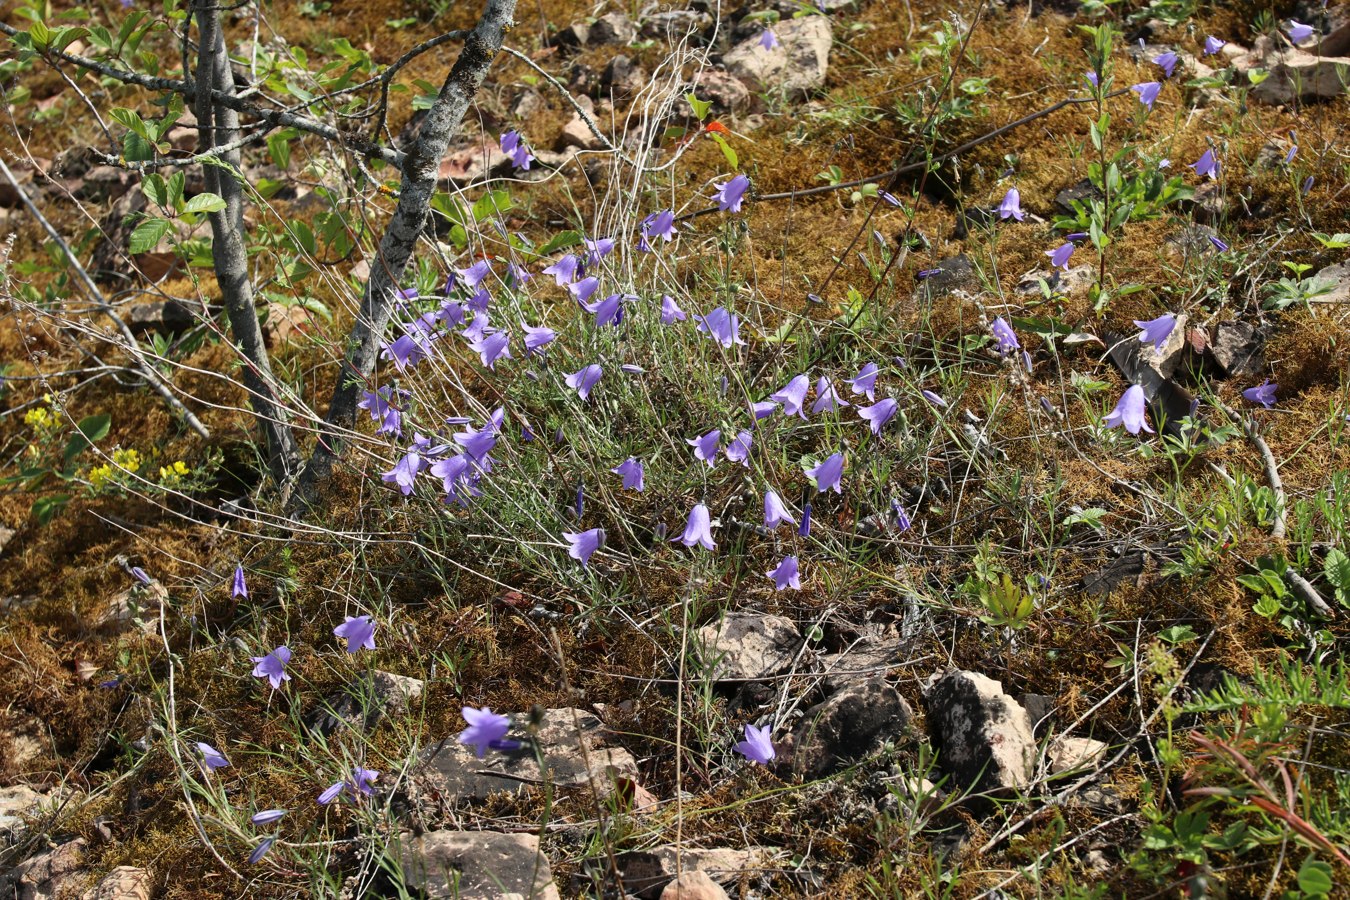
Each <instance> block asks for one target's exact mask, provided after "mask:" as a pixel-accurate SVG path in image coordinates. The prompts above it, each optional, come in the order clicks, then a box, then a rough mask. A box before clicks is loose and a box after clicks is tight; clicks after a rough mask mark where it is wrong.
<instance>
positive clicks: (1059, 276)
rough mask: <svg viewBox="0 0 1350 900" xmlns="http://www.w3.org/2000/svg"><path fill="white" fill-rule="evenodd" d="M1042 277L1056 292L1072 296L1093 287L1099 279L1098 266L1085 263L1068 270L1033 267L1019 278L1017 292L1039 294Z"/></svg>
mask: <svg viewBox="0 0 1350 900" xmlns="http://www.w3.org/2000/svg"><path fill="white" fill-rule="evenodd" d="M1041 279H1045V282H1046V284H1048V285H1050V289H1051V290H1052V291H1054V292H1055V293H1057V294H1063V295H1064V296H1066V297H1072V296H1074V295H1075V294H1080V293H1084V292H1086V291H1087V289H1088V288H1090V287H1092V283H1093V282H1094V281H1096V280H1097V267H1096V266H1093V265H1088V264H1085V265H1081V266H1074V267H1073V268H1071V269H1069V270H1068V271H1067V272H1066V271H1064V270H1063V269H1033V270H1032V271H1030V272H1028V273H1026V274H1025V275H1023V276H1022V277H1021V278H1019V279H1018V280H1017V292H1018V293H1019V294H1036V295H1039V294H1040V292H1041Z"/></svg>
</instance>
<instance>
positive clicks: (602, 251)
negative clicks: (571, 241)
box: [581, 237, 615, 266]
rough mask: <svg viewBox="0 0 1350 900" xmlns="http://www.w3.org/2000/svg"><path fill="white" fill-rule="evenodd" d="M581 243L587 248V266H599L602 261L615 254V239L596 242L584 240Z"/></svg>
mask: <svg viewBox="0 0 1350 900" xmlns="http://www.w3.org/2000/svg"><path fill="white" fill-rule="evenodd" d="M581 243H582V244H584V245H585V246H586V264H587V265H589V266H594V265H597V264H598V263H599V262H600V260H602V259H604V258H605V257H606V256H609V255H610V254H611V253H613V252H614V247H615V241H614V238H607V237H602V238H596V239H595V240H591V239H590V238H582V240H581Z"/></svg>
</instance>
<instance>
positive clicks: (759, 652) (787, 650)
mask: <svg viewBox="0 0 1350 900" xmlns="http://www.w3.org/2000/svg"><path fill="white" fill-rule="evenodd" d="M696 644H697V648H698V650H697V652H698V657H699V659H700V660H702V662H703V665H704V666H705V667H709V666H710V667H712V670H713V679H714V680H716V681H743V680H750V681H754V680H757V679H760V678H767V677H769V676H772V675H777V674H779V673H780V672H783V671H785V670H786V669H787V668H788V667H789V666H790V665H792V660H793V659H794V658H795V657H796V655H797V651H798V649H800V647H801V644H802V637H801V633H800V632H799V631H797V626H796V625H794V624H792V622H791V621H789V620H787V619H784V618H783V617H782V616H770V615H761V614H758V613H731V614H730V615H728V616H727V617H726V618H725V619H723V620H722V621H721V622H719V623H716V624H713V625H705V626H704V627H702V628H700V629H699V630H698V636H697V641H696Z"/></svg>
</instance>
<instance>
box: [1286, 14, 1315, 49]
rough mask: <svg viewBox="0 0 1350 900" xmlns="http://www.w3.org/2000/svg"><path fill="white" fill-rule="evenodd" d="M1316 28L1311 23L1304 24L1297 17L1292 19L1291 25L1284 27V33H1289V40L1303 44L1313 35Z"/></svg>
mask: <svg viewBox="0 0 1350 900" xmlns="http://www.w3.org/2000/svg"><path fill="white" fill-rule="evenodd" d="M1315 30H1316V29H1314V28H1313V27H1312V26H1311V25H1304V24H1303V23H1302V22H1300V21H1298V20H1297V19H1290V20H1289V25H1288V26H1287V27H1286V28H1285V29H1284V33H1285V34H1287V35H1289V40H1290V42H1291V43H1294V44H1301V43H1303V42H1304V41H1306V40H1307V39H1308V38H1310V37H1312V36H1313V33H1314V31H1315Z"/></svg>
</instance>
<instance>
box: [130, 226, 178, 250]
mask: <svg viewBox="0 0 1350 900" xmlns="http://www.w3.org/2000/svg"><path fill="white" fill-rule="evenodd" d="M172 227H173V225H172V223H170V222H169V220H168V219H158V218H155V219H146V220H145V221H144V222H142V223H141V224H139V225H137V226H136V230H135V231H133V232H131V241H130V244H129V245H128V248H127V249H129V250H130V251H131V253H132V254H136V253H149V252H150V251H151V250H153V249H155V247H157V246H159V242H160V241H161V240H163V238H164V235H166V234H168V233H169V229H170V228H172Z"/></svg>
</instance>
